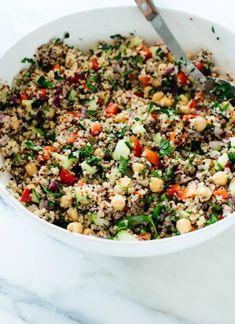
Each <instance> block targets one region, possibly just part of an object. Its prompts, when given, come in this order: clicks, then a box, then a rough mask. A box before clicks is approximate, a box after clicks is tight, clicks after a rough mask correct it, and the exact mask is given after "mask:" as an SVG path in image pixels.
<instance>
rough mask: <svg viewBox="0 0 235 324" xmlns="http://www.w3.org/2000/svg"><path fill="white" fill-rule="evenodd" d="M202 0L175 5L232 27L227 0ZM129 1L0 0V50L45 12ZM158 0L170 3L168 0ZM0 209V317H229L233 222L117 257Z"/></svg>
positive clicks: (110, 321) (101, 322)
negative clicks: (208, 236)
mask: <svg viewBox="0 0 235 324" xmlns="http://www.w3.org/2000/svg"><path fill="white" fill-rule="evenodd" d="M208 2H209V4H207V5H206V2H205V1H202V0H198V1H197V2H195V1H193V0H178V1H177V7H179V8H183V9H186V10H189V11H190V10H191V11H192V12H196V13H197V14H199V15H203V16H210V17H211V19H213V20H217V21H220V22H221V23H223V24H224V25H227V26H230V27H232V28H233V29H234V30H235V25H234V17H233V12H234V10H231V9H234V8H235V5H234V2H233V0H224V1H223V8H220V6H221V5H220V4H221V1H213V6H212V5H211V4H212V2H211V1H208ZM49 3H50V5H49ZM131 3H132V1H129V0H116V1H115V0H112V1H111V0H109V1H108V0H96V1H95V0H90V1H88V0H86V1H84V0H83V1H82V0H69V1H65V0H57V1H55V0H52V1H50V2H49V1H48V0H34V1H28V0H21V1H17V0H1V3H0V28H1V48H0V55H1V54H3V53H4V51H5V50H6V49H7V48H8V47H9V46H11V44H13V43H14V42H15V41H16V40H17V39H18V38H19V37H22V36H23V35H24V34H26V33H27V32H29V31H31V30H33V29H34V28H36V27H37V26H39V25H41V24H43V23H45V22H48V21H49V20H51V19H53V18H56V17H59V16H62V15H64V14H67V13H72V12H74V11H78V10H83V9H89V8H95V7H102V6H110V5H119V4H122V5H125V4H131ZM159 3H161V4H162V5H169V6H172V7H176V4H175V1H173V0H159ZM16 8H17V9H16ZM227 8H230V10H227ZM227 11H228V13H227ZM229 12H230V13H231V14H229ZM0 210H1V211H0V323H1V324H25V323H30V324H47V323H50V324H51V323H53V324H74V323H81V324H106V323H107V324H121V323H122V324H126V323H128V324H130V323H135V324H140V323H141V324H142V323H145V324H155V323H160V324H179V323H180V324H183V323H187V324H189V323H194V324H221V323H223V324H230V323H231V324H233V323H235V307H234V300H235V283H234V278H235V228H232V229H231V230H229V231H227V232H226V233H223V234H222V235H220V236H218V237H216V238H214V239H212V240H210V241H209V242H207V243H204V244H203V245H200V246H198V247H196V248H192V249H189V250H187V251H183V252H180V253H177V254H172V255H167V256H161V257H155V258H148V259H147V258H146V259H121V258H110V257H101V256H97V255H91V254H82V253H79V252H78V251H77V250H75V249H73V248H71V247H68V246H66V245H64V244H62V243H60V242H58V241H56V240H54V239H51V238H49V237H47V236H46V235H44V234H42V233H40V232H38V231H37V230H35V228H33V227H30V226H29V225H28V224H25V223H22V222H21V219H20V218H19V215H17V211H16V210H13V209H12V207H9V206H7V205H6V204H5V202H4V201H3V200H0Z"/></svg>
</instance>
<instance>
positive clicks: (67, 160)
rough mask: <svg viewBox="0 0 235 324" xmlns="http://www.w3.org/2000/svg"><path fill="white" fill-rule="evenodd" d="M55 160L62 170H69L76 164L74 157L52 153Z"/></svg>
mask: <svg viewBox="0 0 235 324" xmlns="http://www.w3.org/2000/svg"><path fill="white" fill-rule="evenodd" d="M52 155H53V156H54V157H55V159H56V160H57V161H58V163H59V165H60V166H62V168H64V169H70V168H71V166H72V165H73V164H75V163H76V162H77V160H78V159H77V158H75V157H68V156H67V155H63V154H59V153H52Z"/></svg>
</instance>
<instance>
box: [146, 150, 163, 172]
mask: <svg viewBox="0 0 235 324" xmlns="http://www.w3.org/2000/svg"><path fill="white" fill-rule="evenodd" d="M144 152H145V156H146V159H147V160H148V161H149V162H150V163H152V164H153V165H155V166H156V167H159V165H160V158H159V155H158V154H157V153H156V152H154V151H152V150H150V149H149V148H145V150H144Z"/></svg>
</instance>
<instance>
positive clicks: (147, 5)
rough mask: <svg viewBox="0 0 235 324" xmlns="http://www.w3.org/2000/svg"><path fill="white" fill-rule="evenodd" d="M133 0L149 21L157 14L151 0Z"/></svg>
mask: <svg viewBox="0 0 235 324" xmlns="http://www.w3.org/2000/svg"><path fill="white" fill-rule="evenodd" d="M135 2H136V4H137V6H138V8H139V9H140V10H141V12H142V14H143V15H144V16H145V18H146V19H147V20H150V21H151V20H152V19H153V18H154V17H155V16H156V15H157V14H158V12H157V9H156V7H155V6H154V4H153V3H152V1H151V0H135Z"/></svg>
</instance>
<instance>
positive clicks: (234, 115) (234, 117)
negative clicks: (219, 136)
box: [231, 112, 235, 123]
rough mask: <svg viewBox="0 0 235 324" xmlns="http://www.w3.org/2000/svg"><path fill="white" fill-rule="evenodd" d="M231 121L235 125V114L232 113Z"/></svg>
mask: <svg viewBox="0 0 235 324" xmlns="http://www.w3.org/2000/svg"><path fill="white" fill-rule="evenodd" d="M231 120H232V122H233V123H235V112H233V113H232V115H231Z"/></svg>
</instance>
